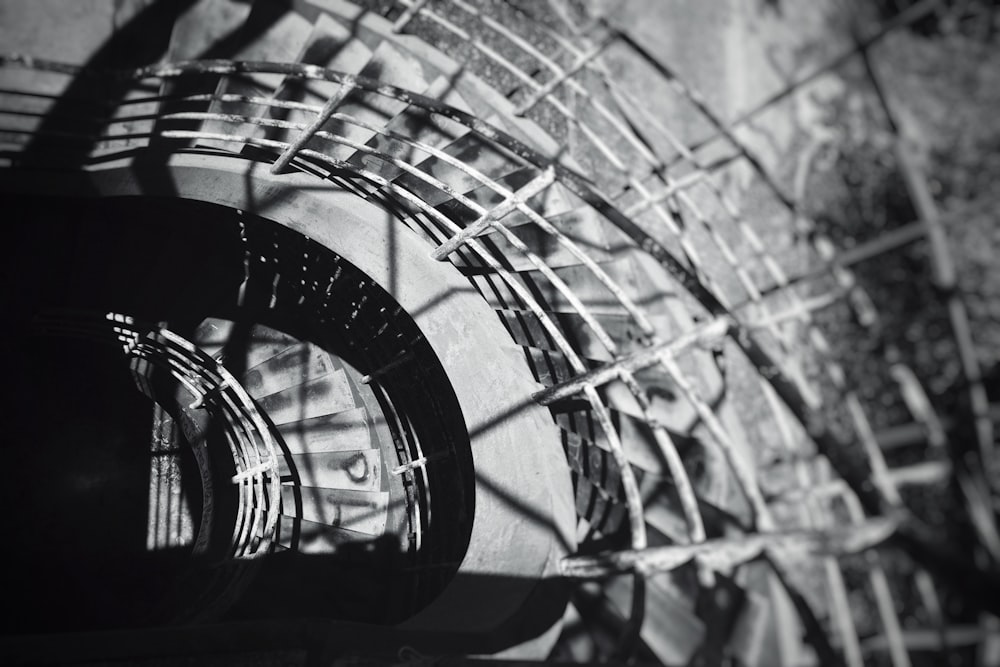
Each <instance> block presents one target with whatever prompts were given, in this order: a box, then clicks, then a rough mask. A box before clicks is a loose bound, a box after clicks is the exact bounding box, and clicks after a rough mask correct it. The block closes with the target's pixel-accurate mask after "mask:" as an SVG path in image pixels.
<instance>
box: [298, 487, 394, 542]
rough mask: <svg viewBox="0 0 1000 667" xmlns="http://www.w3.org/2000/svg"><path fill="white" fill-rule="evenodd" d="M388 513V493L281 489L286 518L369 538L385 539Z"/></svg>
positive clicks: (304, 488)
mask: <svg viewBox="0 0 1000 667" xmlns="http://www.w3.org/2000/svg"><path fill="white" fill-rule="evenodd" d="M300 508H301V511H300ZM388 510H389V492H388V491H379V492H377V493H372V492H365V491H349V490H344V489H321V488H313V487H308V486H282V487H281V513H282V514H284V515H285V516H290V517H296V518H300V519H305V520H307V521H315V522H317V523H322V524H326V525H328V526H336V527H337V528H346V529H348V530H353V531H356V532H358V533H364V534H366V535H382V534H383V533H384V532H385V524H386V518H387V515H388Z"/></svg>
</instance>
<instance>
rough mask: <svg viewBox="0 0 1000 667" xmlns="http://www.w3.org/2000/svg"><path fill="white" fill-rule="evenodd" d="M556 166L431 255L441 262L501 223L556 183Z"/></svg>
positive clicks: (547, 169) (548, 169)
mask: <svg viewBox="0 0 1000 667" xmlns="http://www.w3.org/2000/svg"><path fill="white" fill-rule="evenodd" d="M555 180H556V172H555V168H554V167H552V166H551V165H549V166H548V167H547V168H546V169H545V171H543V172H542V173H541V174H539V175H538V176H536V177H535V178H534V179H532V180H531V181H530V182H529V183H527V184H525V186H524V187H523V188H521V189H520V190H518V191H517V192H515V193H513V195H512V196H510V197H508V198H507V199H505V200H504V201H503V202H501V203H500V204H499V205H497V206H496V207H494V208H493V209H491V210H489V211H487V212H486V213H485V214H483V215H482V216H481V217H480V218H479V219H478V220H476V221H475V222H474V223H472V224H471V225H469V226H468V227H466V228H465V229H463V230H461V231H460V232H458V233H457V234H455V235H454V236H452V237H451V238H450V239H448V240H447V241H445V242H444V243H442V244H441V245H439V246H438V247H437V248H435V249H434V251H433V252H432V253H431V257H432V258H433V259H435V260H437V261H439V262H441V261H444V260H445V259H447V258H448V255H450V254H451V253H453V252H455V251H456V250H458V249H459V248H460V247H461V246H462V245H464V244H465V242H466V241H468V240H469V239H471V238H474V237H476V236H479V235H480V234H482V233H483V232H484V231H486V229H487V228H489V227H492V226H493V225H496V224H498V223H499V221H500V220H501V219H503V218H504V217H505V216H507V215H508V214H509V213H511V212H513V211H514V210H515V209H517V208H519V207H520V206H522V205H525V204H527V203H528V200H530V199H531V198H532V197H534V196H536V195H538V194H540V193H542V192H543V191H545V189H546V188H548V187H549V186H550V185H552V184H553V183H555Z"/></svg>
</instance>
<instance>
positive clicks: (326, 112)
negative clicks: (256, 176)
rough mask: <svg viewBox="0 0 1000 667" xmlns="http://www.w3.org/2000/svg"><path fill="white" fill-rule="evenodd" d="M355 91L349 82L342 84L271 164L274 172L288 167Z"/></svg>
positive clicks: (276, 172) (277, 172)
mask: <svg viewBox="0 0 1000 667" xmlns="http://www.w3.org/2000/svg"><path fill="white" fill-rule="evenodd" d="M353 91H354V86H352V85H350V84H348V83H343V84H341V86H340V88H338V89H337V92H336V93H334V94H333V95H331V96H330V99H328V100H327V101H326V104H324V105H323V109H322V110H321V111H320V112H319V115H318V116H316V118H315V120H313V122H312V123H311V124H310V125H309V126H308V127H307V128H306V129H304V130H302V133H301V134H299V136H298V137H296V138H295V141H294V142H292V144H291V145H290V146H289V147H288V149H287V150H285V152H284V153H282V154H281V155H280V156H278V159H277V160H275V161H274V164H272V165H271V173H272V174H280V173H281V172H283V171H284V170H285V169H287V168H288V165H289V164H291V162H292V160H294V159H295V156H296V155H297V154H298V152H299V151H300V150H302V149H303V148H304V147H305V146H306V144H308V143H309V141H310V140H311V139H312V138H313V136H315V134H316V133H317V132H319V131H320V130H321V129H323V126H324V125H325V124H326V122H327V121H328V120H330V116H331V115H333V112H334V111H335V110H336V109H337V107H339V106H340V105H341V104H342V103H343V102H344V100H345V99H346V98H347V96H348V95H350V94H351V93H352V92H353Z"/></svg>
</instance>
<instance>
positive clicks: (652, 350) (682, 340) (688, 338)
mask: <svg viewBox="0 0 1000 667" xmlns="http://www.w3.org/2000/svg"><path fill="white" fill-rule="evenodd" d="M732 326H733V320H732V319H731V318H729V317H725V316H723V317H719V318H717V319H714V320H712V321H711V322H709V323H708V324H705V325H702V326H698V327H695V328H694V329H691V330H690V331H687V332H685V333H684V334H682V335H680V336H678V337H677V338H675V339H673V340H671V341H668V342H664V343H659V344H656V345H650V346H649V347H646V348H643V349H641V350H638V351H636V352H634V353H632V354H630V355H627V356H624V357H619V358H618V359H616V360H615V361H613V362H610V363H608V364H605V365H604V366H601V367H600V368H595V369H594V370H592V371H588V372H587V373H584V374H583V375H578V376H577V377H574V378H571V379H569V380H566V381H565V382H561V383H559V384H556V385H553V386H551V387H547V388H545V389H542V390H541V391H538V392H535V394H534V395H533V398H534V399H535V401H537V402H538V403H539V404H540V405H552V404H553V403H555V402H556V401H561V400H563V399H566V398H570V397H571V396H575V395H576V394H579V393H580V392H581V391H584V390H585V389H586V388H587V387H599V386H601V385H603V384H607V383H608V382H611V381H613V380H616V379H617V378H618V376H619V374H620V373H622V372H624V371H628V372H633V371H638V370H642V369H643V368H648V367H649V366H653V365H655V364H658V363H661V359H662V357H663V356H664V355H666V356H673V355H676V354H679V353H680V352H682V351H684V350H686V349H688V348H691V347H713V346H715V345H717V344H718V343H719V342H720V341H721V340H722V339H723V338H725V336H726V334H728V333H729V329H730V328H731V327H732Z"/></svg>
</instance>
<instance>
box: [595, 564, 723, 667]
mask: <svg viewBox="0 0 1000 667" xmlns="http://www.w3.org/2000/svg"><path fill="white" fill-rule="evenodd" d="M604 594H605V595H606V596H607V598H608V600H609V602H610V603H611V605H612V606H613V607H614V608H615V609H616V610H617V611H618V613H619V614H621V615H622V617H624V618H628V617H629V616H630V615H631V613H630V608H631V604H632V595H631V579H629V578H627V577H617V578H612V579H610V580H608V583H607V585H606V586H605V588H604ZM705 632H706V629H705V624H704V623H703V622H702V621H701V620H700V619H699V618H698V617H697V616H696V615H695V610H694V609H693V605H691V604H690V603H689V602H688V601H687V600H685V598H684V596H683V595H682V593H681V592H680V591H679V590H677V589H676V587H675V586H673V585H672V584H671V583H670V582H669V581H667V579H666V577H649V578H647V580H646V617H645V622H644V623H643V624H642V630H641V631H640V636H641V637H642V640H643V642H645V644H646V645H647V646H648V647H649V649H650V650H651V651H652V652H653V653H654V655H656V657H657V658H658V659H659V661H660V662H661V663H662V664H664V665H686V664H688V663H690V661H691V658H692V657H693V656H694V654H695V652H696V651H697V650H698V649H699V647H700V646H701V644H702V640H703V638H704V636H705Z"/></svg>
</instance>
